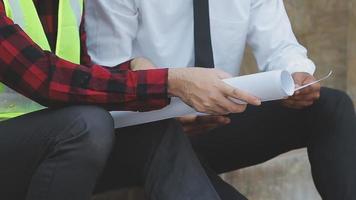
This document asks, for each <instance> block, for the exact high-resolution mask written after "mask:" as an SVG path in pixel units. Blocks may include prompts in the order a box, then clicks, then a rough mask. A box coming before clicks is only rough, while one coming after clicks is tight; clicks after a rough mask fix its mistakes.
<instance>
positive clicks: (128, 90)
mask: <svg viewBox="0 0 356 200" xmlns="http://www.w3.org/2000/svg"><path fill="white" fill-rule="evenodd" d="M81 30H82V33H83V34H82V40H83V41H84V40H85V33H84V31H83V30H84V28H83V27H82V28H81ZM82 47H83V51H82V63H83V64H85V65H76V64H73V63H70V62H67V61H65V60H63V59H60V58H58V57H57V56H56V55H54V54H53V53H51V52H48V51H43V50H42V49H41V48H40V47H39V46H37V45H36V44H35V43H34V42H33V41H32V40H31V39H30V38H29V37H28V36H27V35H26V33H24V31H23V30H22V29H21V28H20V27H19V26H18V25H16V24H14V23H13V22H12V20H11V19H9V18H7V17H6V15H5V11H4V6H3V4H2V3H1V2H0V81H1V82H3V83H5V84H6V85H7V86H9V87H11V88H12V89H14V90H16V91H17V92H19V93H21V94H23V95H25V96H27V97H29V98H31V99H32V100H34V101H36V102H39V103H41V104H42V105H45V106H49V107H57V106H64V105H76V104H88V105H98V106H102V107H104V108H106V109H108V110H132V111H148V110H153V109H159V108H162V107H164V106H166V105H167V104H168V103H169V98H168V97H167V96H168V95H167V77H168V69H156V70H147V71H137V72H134V71H131V70H129V62H127V63H123V64H121V65H119V66H116V67H113V68H110V67H105V66H99V65H94V64H91V61H90V57H89V56H88V54H87V53H86V48H85V43H83V45H82Z"/></svg>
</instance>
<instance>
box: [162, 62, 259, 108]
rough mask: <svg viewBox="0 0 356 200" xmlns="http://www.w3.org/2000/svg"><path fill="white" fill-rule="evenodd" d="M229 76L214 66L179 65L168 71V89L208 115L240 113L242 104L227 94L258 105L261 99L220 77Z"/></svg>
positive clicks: (243, 106) (173, 94)
mask: <svg viewBox="0 0 356 200" xmlns="http://www.w3.org/2000/svg"><path fill="white" fill-rule="evenodd" d="M230 77H231V76H230V75H229V74H227V73H225V72H223V71H221V70H218V69H207V68H198V67H194V68H179V69H170V70H169V73H168V93H169V94H171V95H172V96H178V97H180V98H181V99H182V100H183V101H184V102H185V103H186V104H188V105H190V106H192V107H193V108H195V109H196V110H197V111H198V112H203V113H207V114H212V115H226V114H229V113H241V112H244V111H245V109H246V105H241V104H237V103H234V102H233V101H232V100H230V98H234V99H239V100H241V101H244V102H246V103H248V104H252V105H256V106H258V105H260V104H261V101H260V100H259V99H258V98H256V97H254V96H251V95H249V94H247V93H246V92H243V91H240V90H238V89H236V88H233V87H231V86H229V85H228V84H226V83H224V82H223V81H222V79H225V78H230Z"/></svg>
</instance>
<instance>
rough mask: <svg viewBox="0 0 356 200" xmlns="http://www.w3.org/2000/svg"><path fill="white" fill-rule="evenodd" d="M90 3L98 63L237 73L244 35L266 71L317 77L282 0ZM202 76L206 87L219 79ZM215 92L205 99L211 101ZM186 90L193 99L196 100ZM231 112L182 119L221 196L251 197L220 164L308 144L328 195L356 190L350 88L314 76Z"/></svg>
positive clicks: (256, 159) (355, 195) (247, 161)
mask: <svg viewBox="0 0 356 200" xmlns="http://www.w3.org/2000/svg"><path fill="white" fill-rule="evenodd" d="M209 4H210V5H209ZM87 8H88V9H93V8H96V11H97V12H88V13H86V15H87V21H86V22H87V23H86V24H87V26H86V27H87V30H88V31H90V32H91V33H89V34H88V48H89V52H90V55H92V57H93V59H94V60H93V61H94V62H95V63H99V64H105V65H109V66H115V65H116V64H118V63H121V62H123V61H126V60H129V59H131V58H133V57H146V58H148V59H149V60H151V61H152V62H153V63H154V64H155V65H153V64H152V66H156V67H157V68H159V67H167V66H169V67H183V68H184V67H189V66H200V67H207V68H212V67H216V68H218V69H221V70H224V71H226V72H228V73H230V74H231V75H233V76H237V75H238V74H239V69H240V64H241V61H242V57H243V54H244V49H245V45H246V43H247V44H248V45H249V46H251V48H252V50H253V52H254V55H255V57H256V59H257V63H258V66H259V69H260V70H261V71H269V70H278V69H283V70H287V71H289V72H290V73H291V74H292V76H293V78H294V81H295V83H296V85H299V86H301V85H305V84H308V83H310V82H312V81H314V80H315V78H314V76H313V73H314V71H315V66H314V64H313V62H312V61H311V60H310V59H308V57H307V51H306V49H305V48H304V47H303V46H301V45H300V44H299V43H298V42H297V40H296V38H295V36H294V34H293V31H292V28H291V24H290V22H289V19H288V16H287V14H286V11H285V8H284V5H283V0H244V1H208V0H201V1H198V0H181V1H177V0H162V1H157V0H116V1H111V0H97V1H90V2H88V4H87ZM92 30H96V32H95V31H92ZM102 34H105V36H106V37H105V39H104V40H102V39H101V37H100V35H102ZM106 49H110V53H107V52H106V51H105V50H106ZM123 52H124V53H123ZM152 66H151V67H152ZM141 69H142V68H141ZM201 76H203V77H205V81H204V82H201V85H200V87H201V88H204V87H206V84H207V83H209V82H210V81H214V80H211V79H210V78H211V77H208V76H204V74H201ZM191 79H192V80H193V79H194V77H191ZM185 92H186V91H184V90H183V91H177V92H176V93H174V92H173V93H172V95H173V96H181V94H183V93H185ZM188 92H189V91H188ZM206 93H208V94H214V93H213V92H210V91H208V90H206ZM214 97H215V95H211V96H210V98H209V97H208V98H205V99H200V102H203V103H205V104H206V105H209V104H210V102H209V100H210V99H211V98H214ZM182 100H183V101H185V102H186V103H187V104H189V105H191V106H193V107H195V108H196V103H197V102H195V101H189V100H187V99H185V98H182ZM198 111H204V110H202V109H200V110H199V109H198ZM225 114H228V115H221V116H220V117H214V118H212V117H197V116H189V117H183V118H179V119H178V120H179V121H180V123H181V124H182V126H183V128H184V130H185V132H186V133H188V134H189V135H190V140H191V142H192V144H193V147H194V148H195V150H196V152H198V154H199V155H200V158H201V160H202V162H203V163H204V165H205V168H206V170H207V173H208V176H209V178H210V180H211V181H212V183H213V185H214V186H215V188H216V189H217V192H218V193H219V195H220V197H221V198H222V199H228V200H232V199H245V197H243V196H242V195H241V194H239V192H238V191H237V190H235V189H234V188H232V187H231V186H229V185H228V184H227V183H225V182H224V181H222V180H221V179H220V178H219V177H218V176H217V174H220V173H224V172H229V171H232V170H236V169H241V168H244V167H248V166H252V165H256V164H259V163H262V162H264V161H267V160H269V159H271V158H274V157H276V156H278V155H280V154H282V153H285V152H288V151H290V150H294V149H299V148H304V147H306V148H307V149H308V154H309V159H310V163H311V167H312V175H313V178H314V182H315V185H316V187H317V189H318V191H319V193H320V195H321V196H322V198H323V199H349V200H351V199H356V191H355V190H353V189H351V188H356V185H355V184H356V170H354V169H356V156H355V155H356V117H355V110H354V106H353V103H352V101H351V100H350V98H349V97H348V96H347V95H346V94H345V93H344V92H341V91H338V90H334V89H330V88H321V87H320V85H319V84H315V85H313V86H310V87H308V88H306V89H304V90H302V91H300V92H297V93H295V94H294V96H292V97H290V98H288V99H285V100H282V101H274V102H268V103H264V104H263V105H262V106H260V107H254V106H248V108H247V110H246V112H244V113H242V114H233V113H229V112H228V111H226V112H225Z"/></svg>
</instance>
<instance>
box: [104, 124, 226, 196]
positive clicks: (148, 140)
mask: <svg viewBox="0 0 356 200" xmlns="http://www.w3.org/2000/svg"><path fill="white" fill-rule="evenodd" d="M127 186H143V187H144V189H145V193H146V196H147V198H148V199H150V200H213V199H214V200H218V199H220V198H219V196H218V195H217V193H216V192H215V190H214V188H213V186H212V185H211V184H210V182H209V179H208V177H207V176H206V174H205V172H204V169H203V168H202V166H201V165H200V163H199V161H198V159H197V158H196V156H195V152H194V151H193V149H192V147H191V145H190V142H189V140H188V139H187V138H186V137H185V135H184V134H183V132H182V129H181V127H180V126H179V124H178V123H177V122H176V121H174V120H167V121H162V122H157V123H150V124H145V125H140V126H135V127H129V128H124V129H118V130H117V141H116V145H115V148H114V150H113V153H112V155H111V157H110V160H109V162H108V165H107V167H106V169H105V171H104V174H103V176H102V178H101V179H100V180H99V182H98V185H97V192H103V191H105V190H112V189H118V188H122V187H127Z"/></svg>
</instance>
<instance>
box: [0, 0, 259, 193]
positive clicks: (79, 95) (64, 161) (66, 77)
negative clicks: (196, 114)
mask: <svg viewBox="0 0 356 200" xmlns="http://www.w3.org/2000/svg"><path fill="white" fill-rule="evenodd" d="M82 6H83V1H82V0H71V1H65V0H59V1H48V0H34V1H13V0H1V1H0V81H1V82H2V83H4V84H6V85H7V86H9V87H10V88H12V89H14V90H16V91H17V92H18V93H20V94H23V95H25V96H27V97H28V98H30V99H32V100H34V101H36V102H38V103H40V104H42V105H44V106H48V107H49V108H48V109H45V110H41V111H38V112H34V113H29V114H26V115H24V116H20V117H16V118H13V119H9V120H6V121H2V122H0V160H1V165H0V198H1V199H6V200H23V199H27V200H57V199H58V200H64V199H65V200H85V199H88V200H89V199H90V196H91V194H92V193H93V192H103V191H107V190H110V189H118V188H121V187H125V186H131V185H136V184H137V185H142V186H144V187H145V191H146V195H147V197H148V198H149V199H153V200H154V199H165V200H173V199H182V200H183V199H198V200H199V199H201V200H207V199H208V200H210V199H211V200H219V199H220V198H219V196H218V194H217V193H216V191H215V189H214V188H213V186H212V185H211V183H210V181H209V179H208V177H207V175H206V173H205V171H204V170H203V168H202V166H201V165H200V163H199V161H198V159H197V158H196V156H195V153H194V151H193V150H192V148H191V145H190V144H189V141H188V140H187V139H186V138H185V135H184V134H183V132H182V129H181V127H180V125H178V124H177V122H175V121H174V120H168V121H164V122H157V123H153V124H147V125H142V126H137V127H132V128H128V129H120V130H116V131H114V126H113V121H112V117H111V116H110V114H109V113H108V111H107V110H133V111H137V110H140V111H146V110H152V109H159V108H162V107H164V106H166V105H167V104H168V103H169V98H168V95H169V94H168V93H167V91H171V92H174V91H177V90H182V87H183V86H184V88H187V89H189V90H191V91H194V92H199V93H202V92H203V91H202V90H201V89H200V88H198V87H195V85H198V83H199V81H200V80H201V78H200V74H201V73H204V74H206V75H209V76H212V77H216V83H218V84H219V87H216V88H215V91H216V92H220V93H224V94H225V95H226V96H235V97H238V96H240V97H241V98H243V99H245V100H246V101H248V102H252V103H254V104H259V100H258V99H256V98H254V97H251V96H248V95H246V94H245V93H243V92H239V91H237V90H234V89H232V88H230V87H229V86H227V85H225V84H224V83H223V82H222V81H221V80H220V79H219V78H218V77H219V76H223V75H222V74H223V73H222V72H220V71H218V70H214V71H212V70H207V69H196V68H192V69H185V70H174V69H169V70H168V69H152V70H146V71H135V72H134V71H131V70H130V69H129V68H130V67H133V68H140V65H142V63H144V62H142V59H136V60H133V61H131V62H125V63H121V64H118V65H116V66H115V67H114V68H108V67H105V66H100V65H95V64H93V63H92V62H91V59H90V57H89V56H88V54H87V52H86V44H85V38H86V37H85V36H86V35H85V31H84V26H83V23H82V22H81V20H82ZM24 8H26V9H24ZM37 13H38V14H37ZM78 22H80V23H78ZM83 22H84V21H83ZM57 27H58V28H57ZM104 36H105V35H103V37H104ZM52 51H53V52H55V53H52ZM109 51H110V50H109V49H108V52H109ZM186 77H196V78H197V79H196V81H195V80H190V79H187V78H186ZM212 85H213V83H211V84H210V87H211V88H212ZM181 97H182V98H187V99H193V100H194V97H193V98H192V97H189V96H188V95H186V94H182V96H181ZM223 100H225V99H222V101H223ZM216 103H221V102H216ZM200 106H201V107H203V108H204V109H207V107H206V106H204V105H200ZM245 107H246V106H241V105H237V104H230V108H231V109H232V111H233V110H235V111H236V112H238V111H239V112H241V111H243V110H244V108H245ZM104 109H105V110H104ZM212 111H214V112H217V113H219V110H218V109H216V110H214V109H213V110H212Z"/></svg>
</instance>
